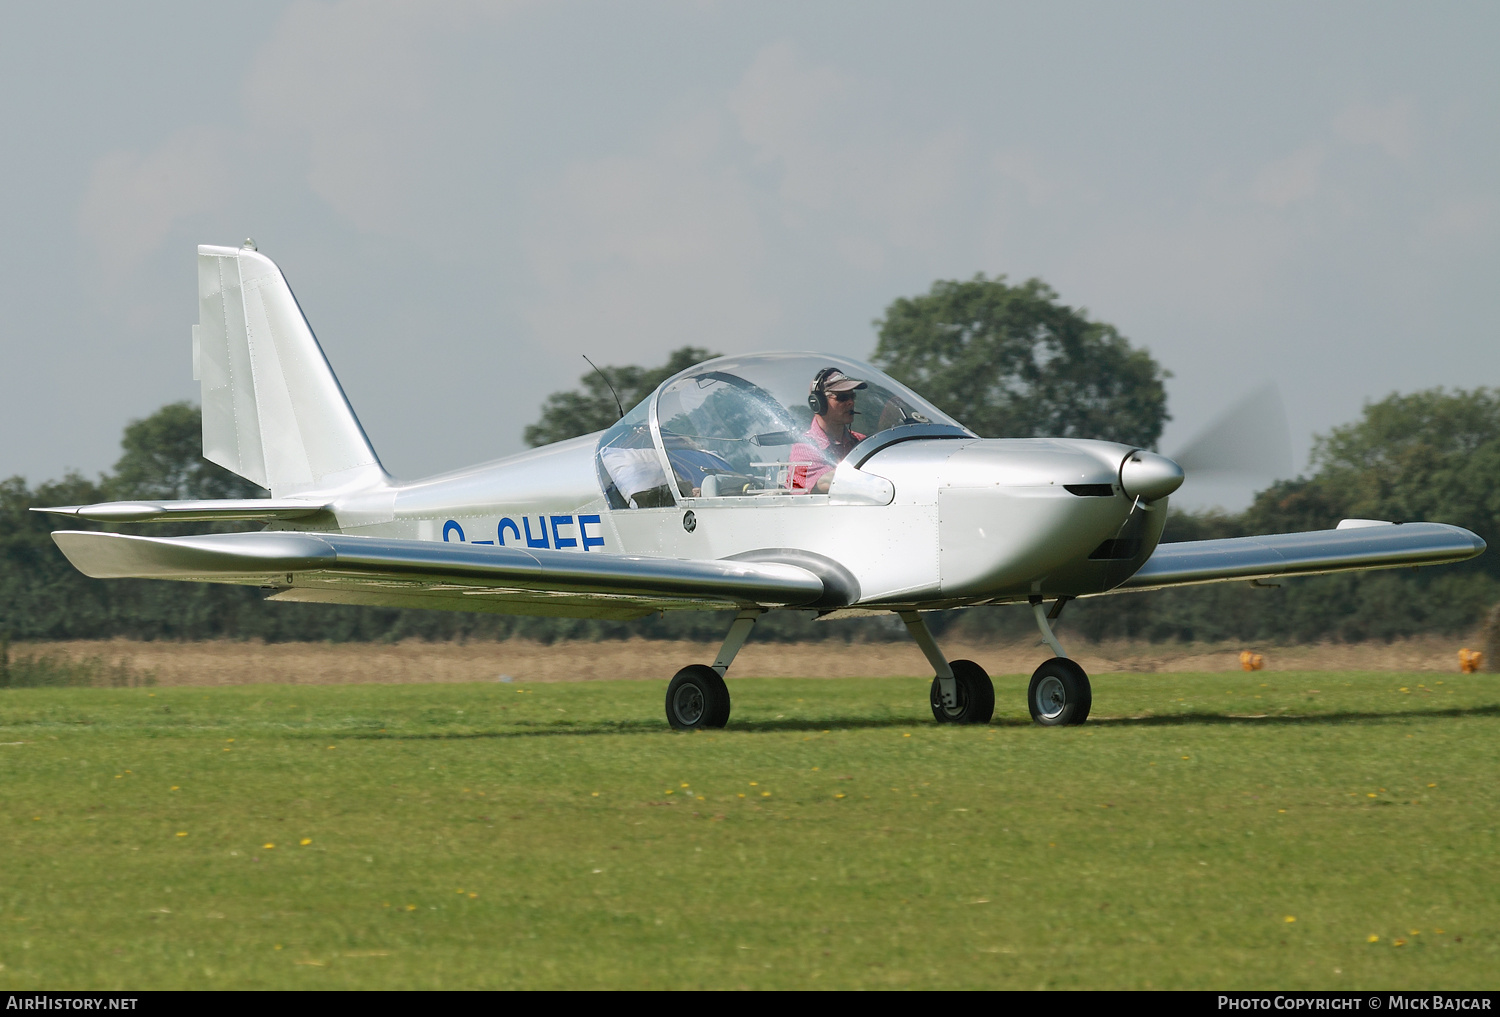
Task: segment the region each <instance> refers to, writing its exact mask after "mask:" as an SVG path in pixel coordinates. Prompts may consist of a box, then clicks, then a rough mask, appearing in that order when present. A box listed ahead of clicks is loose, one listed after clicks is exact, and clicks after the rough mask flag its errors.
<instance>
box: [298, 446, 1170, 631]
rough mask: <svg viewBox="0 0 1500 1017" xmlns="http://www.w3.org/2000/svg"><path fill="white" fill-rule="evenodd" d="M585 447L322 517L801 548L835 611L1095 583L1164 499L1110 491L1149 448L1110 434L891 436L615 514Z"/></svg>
mask: <svg viewBox="0 0 1500 1017" xmlns="http://www.w3.org/2000/svg"><path fill="white" fill-rule="evenodd" d="M597 443H598V435H587V436H584V437H581V438H575V439H572V440H570V441H565V442H560V443H557V444H555V445H549V446H545V447H543V448H538V449H533V450H531V451H529V452H525V453H522V454H520V455H516V456H511V457H509V458H506V459H501V460H498V461H495V462H491V463H486V464H483V465H479V466H475V467H470V468H467V469H463V470H458V471H455V472H452V473H446V474H442V475H439V476H435V477H430V478H427V479H425V480H419V481H415V482H411V483H399V482H397V483H392V484H390V485H389V486H386V485H381V487H380V489H378V490H371V491H366V492H363V493H360V492H350V493H348V494H345V495H341V496H338V497H335V498H334V499H333V500H332V505H333V512H334V517H335V519H336V520H337V529H338V530H340V531H341V532H345V533H351V534H367V535H372V536H384V537H401V538H409V539H419V540H434V541H449V542H454V541H459V542H465V543H472V544H491V545H495V544H499V545H509V546H521V547H527V546H529V547H534V548H542V547H547V548H554V549H557V550H565V551H573V552H576V553H578V554H589V553H594V552H611V553H616V554H630V555H642V556H652V557H669V558H691V559H722V558H731V557H736V556H745V555H751V554H753V553H754V552H769V553H770V555H769V556H770V557H775V554H774V552H778V551H797V552H806V553H810V554H811V555H814V556H817V557H818V558H821V559H826V560H828V561H830V562H832V563H836V565H837V566H840V567H842V569H844V570H847V572H848V573H849V574H851V575H852V576H853V578H854V580H855V583H856V586H857V594H856V596H855V597H854V598H853V603H851V604H850V605H849V606H857V607H868V608H887V607H890V606H899V605H909V604H921V605H923V606H947V605H960V604H980V603H996V602H1008V601H1017V600H1025V599H1027V598H1029V597H1035V596H1042V597H1046V598H1049V599H1050V598H1053V597H1058V596H1070V597H1071V596H1081V595H1088V594H1090V593H1101V592H1104V591H1106V590H1108V589H1111V588H1113V587H1114V586H1116V585H1118V584H1119V583H1121V582H1123V581H1124V580H1125V579H1126V578H1128V577H1129V576H1130V575H1131V574H1132V573H1133V572H1134V571H1135V570H1136V569H1137V568H1139V566H1140V565H1141V564H1142V563H1143V562H1144V561H1145V560H1146V559H1147V558H1148V557H1150V555H1151V552H1152V551H1153V550H1154V549H1155V547H1156V544H1157V541H1158V540H1159V538H1160V536H1161V529H1162V522H1163V520H1164V518H1165V514H1166V513H1165V508H1166V499H1165V498H1158V499H1156V500H1155V501H1154V502H1152V503H1150V504H1149V505H1148V504H1146V503H1145V502H1144V501H1143V500H1138V499H1136V498H1133V497H1131V496H1130V495H1129V494H1128V493H1127V492H1126V491H1125V490H1124V489H1123V488H1122V483H1121V466H1122V463H1123V462H1126V461H1128V459H1129V457H1130V456H1131V455H1132V454H1134V455H1136V456H1137V457H1139V456H1141V455H1147V456H1149V455H1150V453H1139V452H1137V451H1136V450H1134V449H1132V447H1131V446H1128V445H1118V444H1115V443H1112V442H1103V441H1083V440H1069V439H1051V438H1020V439H984V438H968V437H965V438H947V439H942V440H916V441H906V442H902V443H900V444H894V445H891V446H890V447H887V448H883V449H881V450H879V451H878V452H876V453H875V454H874V455H872V456H870V457H869V458H868V459H866V460H865V461H864V462H863V463H862V465H861V467H860V468H859V469H855V468H854V467H853V466H852V465H851V464H850V463H849V462H847V461H846V462H845V463H843V464H841V465H840V466H839V468H838V470H837V471H836V473H835V479H834V481H833V484H832V486H831V489H830V492H829V493H828V494H803V493H797V494H793V493H789V492H783V493H771V494H767V493H760V494H757V495H753V496H746V497H728V498H726V497H719V498H701V497H697V498H686V497H684V498H679V499H678V500H677V504H675V505H673V506H671V507H663V508H627V509H612V508H611V507H610V505H609V503H608V502H607V501H606V499H605V497H604V494H603V492H602V490H601V487H600V482H599V477H598V473H597V471H596V468H595V462H594V454H595V446H596V445H597ZM1152 458H1153V459H1158V460H1160V459H1161V457H1152ZM1162 462H1167V461H1166V460H1162ZM1179 475H1180V474H1179ZM1070 488H1072V489H1073V490H1070ZM1079 490H1083V491H1087V492H1088V493H1087V494H1079V493H1076V492H1077V491H1079ZM1104 491H1107V492H1108V493H1107V494H1103V493H1101V492H1104ZM689 513H691V518H689ZM287 528H296V529H304V528H329V527H308V526H297V525H295V524H291V525H288V527H287ZM1109 542H1113V547H1111V546H1110V543H1109ZM1101 548H1104V554H1105V555H1106V556H1105V557H1099V554H1100V551H1101ZM1091 555H1094V556H1095V557H1094V558H1091V557H1090V556H1091ZM783 557H785V556H784V555H783Z"/></svg>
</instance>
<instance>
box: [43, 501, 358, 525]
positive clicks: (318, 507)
mask: <svg viewBox="0 0 1500 1017" xmlns="http://www.w3.org/2000/svg"><path fill="white" fill-rule="evenodd" d="M31 511H33V512H47V513H50V514H51V515H56V516H76V517H77V518H79V519H93V520H96V521H98V522H101V523H206V522H234V521H239V520H245V521H264V522H270V521H272V520H275V519H307V518H309V517H311V516H315V515H318V514H319V513H320V512H326V511H329V507H328V506H327V505H324V504H322V503H321V502H309V501H287V500H285V499H277V498H245V499H240V500H230V499H222V500H212V501H105V502H100V503H99V504H97V505H58V506H55V507H53V508H34V509H32V510H31Z"/></svg>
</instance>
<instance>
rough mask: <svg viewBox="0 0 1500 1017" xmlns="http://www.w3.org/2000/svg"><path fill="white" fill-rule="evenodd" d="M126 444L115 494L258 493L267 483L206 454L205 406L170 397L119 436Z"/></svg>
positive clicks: (111, 484) (226, 495) (222, 495)
mask: <svg viewBox="0 0 1500 1017" xmlns="http://www.w3.org/2000/svg"><path fill="white" fill-rule="evenodd" d="M120 447H121V448H122V449H124V450H125V454H124V455H122V456H121V457H120V459H119V461H118V462H116V463H115V475H114V477H112V478H111V479H110V480H109V484H108V489H109V492H110V495H111V496H112V497H115V498H121V499H126V498H143V499H153V500H154V499H175V498H259V497H263V496H264V495H265V491H264V489H262V488H260V487H257V486H256V485H254V484H252V483H251V482H250V481H248V480H245V479H244V478H243V477H239V476H237V475H235V474H233V473H230V472H229V471H228V470H226V469H224V468H223V467H221V466H216V465H214V464H213V463H211V462H209V461H208V460H207V459H204V458H203V412H202V411H201V410H200V409H199V408H198V407H197V406H194V405H193V404H192V403H186V402H182V403H171V404H170V405H167V406H163V407H162V408H161V409H159V410H157V411H156V412H155V413H153V414H151V416H149V417H145V418H143V419H141V420H132V421H131V422H130V423H129V424H127V425H126V426H125V435H124V437H123V438H121V439H120Z"/></svg>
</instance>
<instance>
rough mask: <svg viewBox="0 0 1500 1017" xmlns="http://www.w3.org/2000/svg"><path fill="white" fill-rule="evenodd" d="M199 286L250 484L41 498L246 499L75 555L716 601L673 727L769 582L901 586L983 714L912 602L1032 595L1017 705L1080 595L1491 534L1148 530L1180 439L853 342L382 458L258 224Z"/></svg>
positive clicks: (83, 561)
mask: <svg viewBox="0 0 1500 1017" xmlns="http://www.w3.org/2000/svg"><path fill="white" fill-rule="evenodd" d="M198 314H199V320H198V324H197V325H196V326H194V328H193V368H194V377H195V378H196V379H198V380H199V381H200V382H201V383H202V402H203V455H204V457H205V458H207V459H208V460H210V461H212V462H215V463H217V464H219V465H220V466H223V467H225V468H226V469H229V470H232V471H233V472H235V473H237V474H239V475H240V476H242V477H244V478H246V479H248V480H250V481H253V482H254V483H256V484H258V485H260V486H261V487H265V488H268V489H269V491H270V497H268V498H261V499H250V500H239V501H164V502H110V503H103V504H97V505H71V506H62V507H56V508H46V509H39V511H44V512H52V513H61V514H64V515H70V516H75V517H78V518H81V519H88V520H94V521H98V522H104V523H127V522H128V523H138V522H151V521H158V522H178V521H203V520H214V521H221V520H240V521H244V522H258V523H263V524H265V526H264V528H263V529H260V530H258V531H254V532H242V533H216V534H210V535H203V536H185V537H144V536H133V535H127V534H120V533H109V532H99V531H70V530H60V531H57V532H55V533H54V534H53V539H54V540H55V541H56V542H57V545H58V547H60V548H61V549H62V551H63V553H64V554H65V555H67V557H68V559H69V561H71V562H72V563H73V565H74V566H76V567H77V568H78V569H79V570H80V571H82V572H84V573H85V574H86V575H89V576H93V577H96V578H101V579H108V578H123V577H144V578H151V579H175V580H184V581H189V582H213V583H240V584H247V585H251V586H258V587H261V588H262V589H264V590H267V591H269V599H271V600H275V601H299V602H304V603H321V604H369V605H378V606H382V607H426V608H438V609H443V610H458V611H494V612H507V613H519V614H537V615H566V616H572V617H593V618H614V619H630V618H640V617H643V616H646V615H648V614H652V613H654V612H658V611H692V610H708V611H734V612H735V615H734V621H733V622H732V623H731V624H730V626H729V630H728V633H727V635H726V636H725V638H724V643H723V646H722V648H721V649H720V650H719V654H718V657H717V658H716V659H715V660H714V662H713V663H712V664H690V665H689V666H687V667H684V668H683V669H682V670H681V671H679V672H678V673H677V674H676V676H675V677H674V678H673V679H672V681H671V683H670V685H669V686H668V688H667V697H666V712H667V720H668V722H669V723H670V724H671V726H672V727H674V728H679V729H691V728H700V727H701V728H715V727H723V726H724V724H725V723H726V722H727V721H728V719H729V710H730V700H729V691H728V689H727V687H726V686H725V683H724V674H725V673H726V672H727V671H728V670H729V667H730V664H731V663H732V662H733V661H734V657H735V654H736V653H737V652H738V651H739V649H740V647H741V646H742V645H744V642H745V640H746V638H747V637H748V636H749V634H750V631H751V629H752V627H753V626H754V625H755V622H756V620H757V619H758V618H759V617H760V616H761V615H763V614H764V613H765V612H767V611H771V610H783V609H790V610H809V611H816V612H818V614H819V615H821V616H822V617H825V618H840V617H849V616H855V615H868V614H877V613H879V614H884V613H887V612H893V613H895V614H896V615H897V616H899V617H900V619H901V621H902V622H904V623H905V625H906V627H907V629H908V630H909V631H910V633H911V635H912V638H913V639H914V640H915V641H916V643H917V645H918V646H920V647H921V649H922V652H923V653H924V654H925V655H926V657H927V659H928V661H929V662H930V663H931V665H932V669H933V672H934V675H935V677H934V678H933V681H932V689H931V705H932V713H933V716H934V717H935V718H936V719H937V721H938V722H940V723H953V724H983V723H988V722H989V721H990V719H991V716H992V714H993V711H994V703H995V693H994V686H993V685H992V683H991V681H990V678H989V676H988V675H987V674H986V673H985V671H984V669H983V668H982V667H981V666H980V665H979V664H977V663H975V662H973V661H968V660H951V661H950V660H948V659H947V658H946V657H945V656H944V654H943V653H942V651H941V650H940V649H939V648H938V645H937V642H936V641H935V640H934V639H933V637H932V634H931V632H930V631H929V629H928V626H927V624H926V622H925V621H924V619H923V617H922V612H924V611H932V610H940V609H946V608H955V607H968V606H975V605H991V604H1029V605H1030V606H1031V609H1032V611H1033V612H1034V614H1035V617H1036V623H1037V626H1038V628H1039V629H1040V631H1041V635H1042V639H1043V640H1044V641H1045V642H1046V644H1047V645H1048V646H1049V647H1051V649H1052V652H1053V653H1054V654H1055V656H1054V657H1052V658H1051V659H1049V660H1046V661H1044V662H1043V663H1042V664H1041V666H1040V667H1038V668H1037V669H1036V673H1035V674H1034V675H1033V676H1032V679H1031V684H1030V686H1029V689H1028V691H1027V701H1028V706H1029V708H1030V712H1031V716H1032V717H1033V718H1034V719H1035V720H1036V722H1037V723H1039V724H1044V725H1064V724H1079V723H1082V722H1083V721H1084V720H1085V719H1086V718H1087V717H1088V714H1089V709H1090V705H1091V703H1092V690H1091V686H1090V683H1089V679H1088V675H1087V674H1085V673H1084V671H1083V669H1082V668H1081V667H1079V666H1078V664H1077V663H1075V662H1074V661H1072V660H1070V659H1069V658H1068V656H1067V654H1066V653H1065V652H1064V651H1063V648H1062V646H1061V644H1060V643H1059V642H1058V640H1057V638H1056V636H1055V635H1054V633H1053V631H1052V627H1051V621H1052V620H1054V619H1056V618H1057V616H1058V615H1059V614H1060V613H1061V611H1062V609H1063V607H1064V606H1065V605H1066V604H1067V603H1068V602H1069V601H1070V600H1073V599H1075V598H1079V597H1092V596H1098V595H1101V594H1109V593H1119V592H1123V591H1130V590H1149V589H1159V588H1162V587H1168V586H1179V585H1183V584H1188V583H1212V582H1226V581H1240V582H1252V583H1263V582H1264V581H1266V580H1269V579H1273V578H1275V577H1278V576H1292V575H1309V574H1314V573H1324V572H1337V571H1345V570H1353V569H1375V568H1395V567H1399V566H1416V565H1431V564H1436V563H1441V562H1454V561H1461V560H1463V559H1466V558H1471V557H1473V556H1474V555H1477V554H1479V553H1481V552H1482V551H1483V550H1484V547H1485V545H1484V542H1483V541H1482V540H1481V539H1480V538H1479V537H1477V536H1476V535H1475V534H1473V533H1470V532H1469V531H1468V530H1464V529H1461V528H1459V527H1456V526H1448V525H1443V524H1439V523H1423V522H1409V523H1405V524H1391V523H1386V522H1383V521H1378V520H1356V519H1346V520H1344V521H1343V522H1341V523H1339V525H1338V528H1337V529H1333V530H1319V531H1315V532H1308V533H1286V534H1277V535H1273V536H1262V537H1239V538H1233V539H1227V540H1203V541H1189V542H1184V543H1169V544H1160V543H1159V540H1160V538H1161V533H1162V526H1163V524H1164V522H1165V520H1166V507H1167V498H1168V496H1169V495H1171V494H1172V493H1173V492H1174V491H1176V490H1177V488H1178V487H1179V485H1181V484H1182V482H1183V471H1182V469H1181V468H1180V467H1179V466H1178V464H1177V463H1175V462H1174V461H1172V460H1171V459H1169V458H1167V457H1165V456H1162V455H1158V454H1157V453H1155V452H1151V451H1149V450H1146V449H1140V448H1135V447H1132V446H1130V445H1120V444H1115V443H1112V442H1107V441H1086V440H1074V439H1060V438H980V437H978V436H977V435H976V434H974V433H973V432H972V431H970V430H968V429H967V428H966V427H964V426H963V425H962V424H961V423H959V422H958V421H956V420H953V419H952V418H950V417H949V416H947V415H946V414H944V413H943V412H942V411H941V410H939V409H938V408H937V407H936V406H933V405H932V404H931V403H929V402H928V401H927V400H925V399H923V398H922V397H921V396H920V395H918V394H917V393H915V392H913V391H911V390H910V389H909V388H907V387H906V386H904V385H902V384H901V383H899V382H897V381H896V380H894V379H893V378H890V377H888V376H886V375H884V374H882V373H881V372H880V371H878V370H876V369H875V368H873V367H871V366H869V365H868V364H862V363H859V362H857V361H853V360H849V359H847V358H844V357H836V356H826V355H823V354H815V353H762V354H756V355H751V356H730V357H720V358H718V359H716V360H710V361H708V362H706V363H702V364H698V365H697V366H695V367H691V368H689V369H687V370H685V371H682V372H681V373H679V374H677V375H675V376H673V377H671V378H669V379H667V380H666V381H664V382H663V383H662V384H661V385H660V386H659V387H658V388H657V389H656V391H655V392H653V393H652V394H651V395H650V396H649V397H647V398H646V399H645V400H644V401H643V402H641V403H640V405H638V406H636V407H634V408H632V409H631V410H630V411H629V412H628V413H624V414H623V415H622V417H621V419H620V420H619V422H618V423H616V424H615V425H614V426H613V427H610V428H608V429H607V430H605V431H602V432H600V433H597V434H590V435H585V436H583V437H581V438H574V439H571V440H569V441H562V442H558V443H556V444H553V445H548V446H545V447H543V448H536V449H532V450H530V451H528V452H523V453H521V454H519V455H514V456H510V457H508V458H505V459H500V460H497V461H495V462H490V463H485V464H483V465H479V466H474V467H470V468H468V469H463V470H458V471H456V472H452V473H445V474H441V475H438V476H434V477H428V478H426V479H424V480H416V481H411V482H403V481H397V480H394V479H393V478H392V477H391V476H390V475H389V474H387V473H386V471H385V470H384V469H383V468H382V467H381V465H380V460H379V459H378V458H377V457H376V455H375V451H374V449H373V448H372V447H371V445H370V442H369V439H368V438H366V436H365V433H364V430H363V428H361V426H360V423H359V420H358V419H357V418H356V417H355V415H354V411H353V410H352V409H351V408H350V405H349V402H348V400H347V399H346V398H345V396H344V393H343V390H342V389H341V388H340V386H339V383H338V380H337V379H336V378H335V377H334V374H333V370H332V369H331V368H330V366H329V364H328V361H327V359H326V358H325V357H324V355H323V351H322V348H321V347H320V346H319V345H318V341H317V339H316V338H315V336H314V335H313V331H312V329H311V327H310V326H309V325H308V323H307V321H306V319H305V318H304V317H303V314H302V311H301V308H300V307H299V306H298V304H297V300H296V298H295V297H294V296H293V295H292V291H291V289H290V287H289V286H288V285H287V282H286V279H285V278H284V277H283V275H282V273H281V271H280V269H278V268H277V267H276V265H275V264H274V263H273V262H272V261H271V260H270V259H269V258H267V257H266V256H265V255H263V254H261V253H259V252H258V251H257V250H256V248H255V245H254V243H253V242H252V241H246V243H245V244H244V245H243V246H241V247H238V248H234V247H208V246H205V247H200V248H198ZM830 379H832V380H830ZM815 382H816V383H815ZM850 397H853V399H852V400H851V398H850ZM834 404H837V406H838V408H839V409H842V408H843V407H845V406H846V405H850V406H857V407H858V414H859V422H858V423H857V424H854V425H853V426H852V427H851V428H850V429H849V430H848V431H846V432H844V438H843V439H842V444H840V443H839V442H833V444H834V445H835V446H836V449H837V451H836V452H835V453H834V454H831V455H829V454H824V453H823V452H822V450H821V448H820V444H821V445H827V444H829V441H828V435H829V433H830V432H828V431H826V430H820V428H821V425H822V424H823V423H826V422H827V421H828V420H829V419H830V417H831V416H832V415H836V414H835V413H834V411H833V409H832V406H833V405H834ZM845 420H846V422H847V420H848V416H847V414H846V416H845ZM829 426H830V427H832V428H833V430H834V431H838V430H839V429H838V427H837V426H836V424H830V425H829ZM814 430H819V433H822V434H823V435H824V440H823V441H822V442H821V443H820V442H818V441H817V440H815V436H814V435H813V433H812V432H813V431H814ZM850 444H852V446H853V447H852V448H848V447H847V446H848V445H850ZM839 453H847V454H842V455H841V457H840V454H839ZM819 473H821V474H823V476H820V477H818V478H817V480H818V482H816V483H812V482H810V481H811V480H812V478H813V475H814V474H819Z"/></svg>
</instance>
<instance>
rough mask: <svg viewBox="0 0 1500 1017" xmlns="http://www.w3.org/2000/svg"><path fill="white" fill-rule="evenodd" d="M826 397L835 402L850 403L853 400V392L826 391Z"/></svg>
mask: <svg viewBox="0 0 1500 1017" xmlns="http://www.w3.org/2000/svg"><path fill="white" fill-rule="evenodd" d="M828 398H830V399H832V400H833V401H834V402H836V403H852V402H854V393H853V392H829V393H828Z"/></svg>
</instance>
